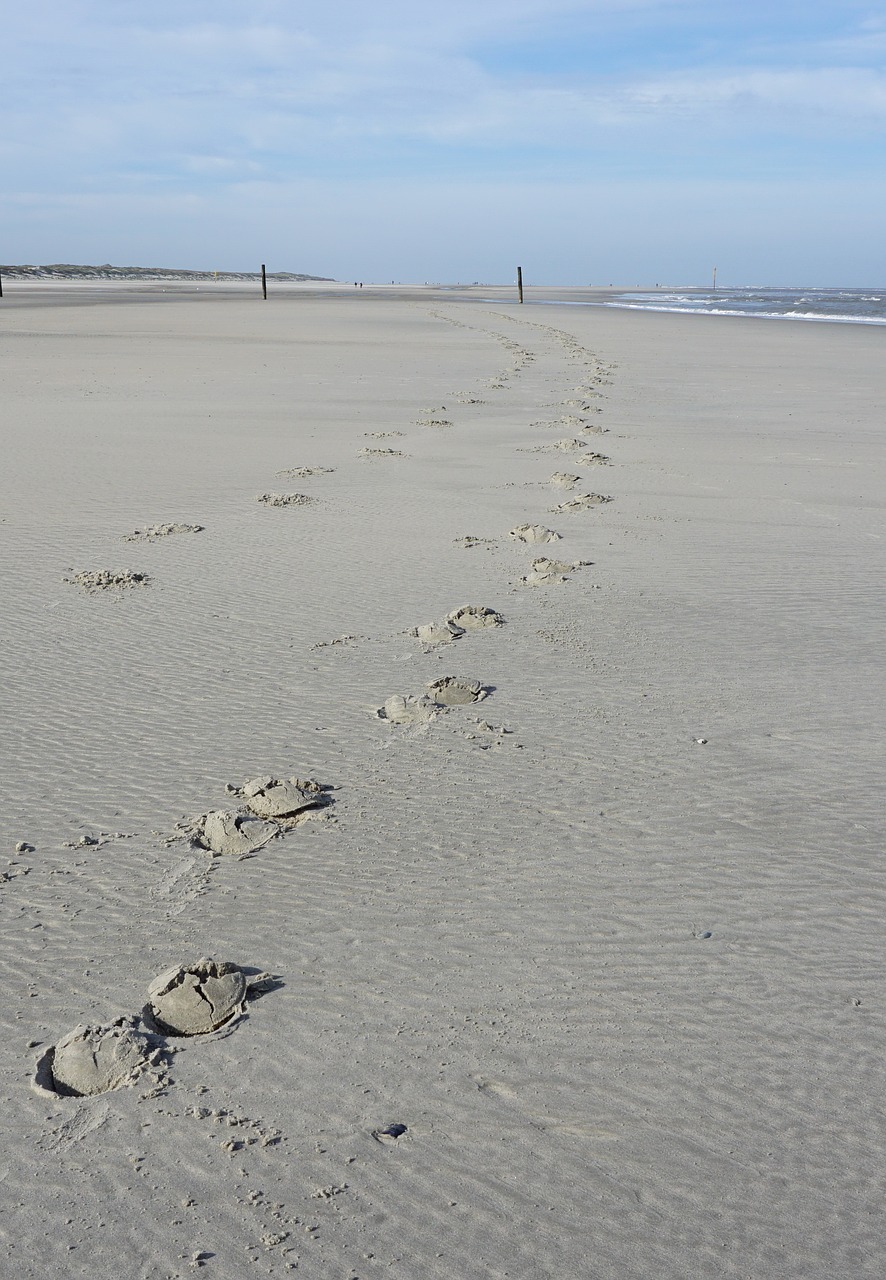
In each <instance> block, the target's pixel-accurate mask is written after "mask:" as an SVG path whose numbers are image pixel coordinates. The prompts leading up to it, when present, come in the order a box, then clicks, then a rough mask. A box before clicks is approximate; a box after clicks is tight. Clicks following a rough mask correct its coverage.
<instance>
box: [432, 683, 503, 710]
mask: <svg viewBox="0 0 886 1280" xmlns="http://www.w3.org/2000/svg"><path fill="white" fill-rule="evenodd" d="M426 688H427V691H428V697H429V698H430V699H431V701H432V702H435V703H437V704H438V705H439V706H442V707H464V706H467V705H468V703H471V702H480V701H481V700H482V699H483V698H485V697H487V695H488V693H489V690H488V689H485V688H484V687H483V685H481V684H480V682H479V680H471V679H469V678H468V677H466V676H441V677H440V679H439V680H433V681H432V682H431V683H430V684H429V685H427V686H426Z"/></svg>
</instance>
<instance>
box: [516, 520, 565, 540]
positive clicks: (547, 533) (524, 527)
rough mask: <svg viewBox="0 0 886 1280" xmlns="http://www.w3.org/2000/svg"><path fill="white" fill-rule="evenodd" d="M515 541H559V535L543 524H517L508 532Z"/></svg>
mask: <svg viewBox="0 0 886 1280" xmlns="http://www.w3.org/2000/svg"><path fill="white" fill-rule="evenodd" d="M508 537H509V538H513V540H514V541H515V542H529V543H534V542H559V541H560V535H559V533H555V532H554V530H553V529H547V528H546V527H545V526H544V525H543V524H518V525H517V527H516V528H515V529H512V530H511V531H510V533H509V534H508Z"/></svg>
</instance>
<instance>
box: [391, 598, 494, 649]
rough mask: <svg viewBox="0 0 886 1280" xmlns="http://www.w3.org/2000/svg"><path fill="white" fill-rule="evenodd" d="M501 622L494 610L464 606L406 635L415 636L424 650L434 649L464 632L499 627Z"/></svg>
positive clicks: (481, 606)
mask: <svg viewBox="0 0 886 1280" xmlns="http://www.w3.org/2000/svg"><path fill="white" fill-rule="evenodd" d="M503 622H504V618H503V617H502V616H501V614H500V613H498V612H496V610H495V609H489V608H487V607H486V605H482V604H464V605H462V606H461V607H460V608H458V609H453V610H452V612H451V613H449V614H447V615H446V617H445V618H444V619H443V620H442V621H441V622H426V623H424V624H423V625H422V626H420V627H412V629H411V630H410V631H408V632H407V633H406V634H407V635H411V636H417V637H418V639H419V640H420V641H421V643H422V644H423V645H424V646H425V647H426V648H435V647H437V646H438V645H441V644H452V642H453V640H458V639H459V638H460V637H461V636H463V635H464V634H465V632H466V631H481V630H483V628H485V627H500V626H501V625H502V623H503Z"/></svg>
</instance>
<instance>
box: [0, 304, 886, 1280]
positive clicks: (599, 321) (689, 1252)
mask: <svg viewBox="0 0 886 1280" xmlns="http://www.w3.org/2000/svg"><path fill="white" fill-rule="evenodd" d="M32 297H37V295H36V294H31V293H29V292H28V290H27V288H26V287H24V286H22V287H20V288H19V289H18V290H17V291H16V290H12V289H10V291H9V293H8V296H7V298H5V299H4V303H3V308H4V309H3V310H2V312H0V326H2V338H0V366H2V385H3V388H4V393H3V410H2V412H3V422H4V426H3V433H2V439H3V459H4V465H3V467H2V469H0V501H2V524H0V537H2V543H3V557H2V575H3V578H2V598H3V604H4V607H3V610H2V621H0V628H2V643H3V653H4V662H3V675H2V681H0V689H2V720H0V733H2V741H3V756H2V762H3V763H2V772H3V779H4V786H3V829H4V840H5V848H6V857H5V858H4V859H3V861H2V862H0V881H2V883H0V907H2V931H0V937H2V947H0V955H2V984H3V990H4V999H3V1001H2V1020H3V1025H2V1038H0V1097H2V1101H3V1109H4V1120H5V1125H4V1128H5V1138H4V1142H3V1146H2V1150H0V1202H2V1215H0V1257H2V1259H3V1261H2V1263H0V1271H2V1274H3V1275H4V1276H10V1277H17V1278H18V1277H21V1278H23V1280H24V1278H31V1277H34V1278H35V1280H36V1277H40V1278H41V1280H47V1277H50V1278H54V1277H59V1278H61V1277H65V1278H66V1277H73V1276H89V1277H92V1278H93V1280H96V1278H100V1280H104V1278H105V1277H107V1278H111V1277H115V1278H116V1277H118V1276H120V1275H126V1276H131V1277H134V1278H135V1277H144V1278H145V1280H148V1278H150V1280H155V1278H159V1277H183V1276H188V1275H191V1274H192V1273H193V1271H194V1270H196V1269H201V1268H205V1272H206V1274H207V1275H208V1276H215V1277H219V1278H222V1277H224V1280H242V1277H244V1276H249V1275H252V1274H256V1275H283V1274H287V1273H289V1272H292V1271H295V1270H297V1271H298V1272H299V1273H300V1274H305V1275H307V1276H310V1277H312V1280H351V1278H354V1280H375V1278H376V1277H382V1276H384V1277H395V1278H397V1280H418V1278H419V1277H421V1278H422V1280H430V1278H435V1277H436V1278H439V1280H444V1278H445V1280H456V1278H457V1280H498V1278H503V1277H508V1276H510V1277H521V1278H522V1277H533V1278H535V1277H539V1278H543V1277H552V1278H553V1277H573V1276H575V1277H578V1276H581V1277H585V1276H587V1277H590V1276H593V1277H595V1280H608V1278H610V1277H611V1278H612V1280H616V1278H618V1280H625V1278H626V1277H632V1278H633V1277H636V1278H637V1280H641V1278H642V1280H647V1278H648V1277H653V1276H654V1277H656V1278H657V1280H685V1277H687V1276H690V1275H705V1276H717V1277H728V1278H729V1280H733V1278H734V1280H738V1278H739V1277H740V1278H741V1280H746V1278H747V1277H753V1280H769V1278H770V1277H775V1276H777V1277H780V1278H784V1277H796V1278H797V1280H800V1278H801V1277H802V1280H817V1278H820V1280H825V1278H827V1280H832V1278H833V1277H835V1276H839V1277H850V1276H851V1277H856V1278H857V1277H874V1276H878V1277H879V1276H880V1275H882V1267H883V1263H882V1259H883V1254H884V1245H886V1224H884V1214H883V1202H884V1191H886V1123H884V1112H883V1106H882V1094H883V1086H884V1061H886V1017H884V1014H886V1005H884V950H883V942H884V936H883V935H884V916H886V909H884V895H883V883H882V881H883V876H882V858H883V825H884V824H883V804H882V778H883V764H884V761H883V750H882V747H883V739H882V734H881V731H880V713H879V706H880V705H882V695H883V645H882V634H881V631H880V630H879V629H880V627H881V623H882V595H883V582H884V580H886V566H884V553H883V546H884V544H883V530H884V523H883V506H884V497H883V495H884V493H886V467H884V457H883V439H884V432H883V403H884V393H886V363H884V359H883V356H884V351H883V344H884V335H883V333H882V331H881V330H877V329H873V328H865V327H863V326H850V325H830V324H828V325H812V324H802V323H795V322H766V321H755V320H745V319H730V318H711V317H693V316H677V315H668V316H661V315H654V314H648V313H639V312H634V313H632V312H626V311H606V310H601V309H584V308H578V307H556V306H543V305H525V306H523V307H516V306H514V305H513V304H511V303H507V304H506V303H504V302H497V301H490V302H483V301H479V300H472V301H466V300H461V299H459V298H458V297H456V296H447V295H445V294H441V293H434V292H433V291H431V290H428V291H422V290H415V291H414V292H413V293H411V294H407V293H405V292H404V293H403V294H402V295H401V296H390V297H377V296H375V295H374V294H373V292H372V291H371V290H369V289H367V290H365V291H364V292H363V294H361V296H360V297H359V298H356V297H355V298H344V297H335V296H331V295H330V296H322V295H320V294H319V293H318V294H317V296H311V297H306V296H301V295H299V294H298V293H297V292H296V291H293V292H292V293H291V294H287V293H285V291H282V290H281V291H276V292H274V293H273V294H272V296H271V298H270V299H269V300H268V302H267V303H264V302H262V301H261V299H260V298H257V299H254V298H251V297H248V296H246V295H245V294H244V295H243V296H242V297H238V296H236V295H232V296H220V297H219V298H218V299H215V300H207V299H202V298H201V299H196V298H193V297H189V296H184V295H182V296H170V297H169V298H167V297H157V296H154V297H151V298H141V297H140V295H139V294H138V291H135V290H129V291H121V292H120V293H119V294H117V295H114V296H113V297H107V298H106V297H104V296H102V297H100V298H97V299H96V300H95V301H94V302H93V303H92V305H85V303H84V304H82V305H81V304H79V303H74V304H69V303H64V304H63V303H62V302H59V303H58V304H56V303H55V302H54V301H53V300H52V299H47V298H46V297H44V298H43V300H42V302H40V304H39V305H38V303H37V302H32V301H31V298H32ZM564 441H565V442H566V447H564V448H562V449H561V447H560V446H561V444H562V442H564ZM584 454H587V455H588V457H589V459H596V460H598V463H599V465H597V466H596V467H595V468H594V469H593V470H592V469H591V468H590V467H589V466H587V464H586V463H582V462H581V455H584ZM577 464H580V465H577ZM552 472H553V473H554V474H555V476H556V475H564V474H565V475H566V477H567V481H568V483H569V484H574V485H575V487H574V489H571V490H570V491H569V492H565V493H564V492H562V482H561V481H555V482H554V483H553V484H552ZM575 472H580V473H581V475H580V479H578V480H577V481H576V480H575V474H574V473H575ZM287 473H288V474H287ZM569 477H571V478H572V479H571V480H570V479H569ZM557 484H560V485H561V490H560V491H558V489H557V487H556V485H557ZM585 494H595V495H599V496H601V497H606V498H611V499H612V500H611V501H607V502H605V503H601V502H598V501H593V502H590V501H589V502H587V503H579V504H576V505H574V506H573V507H569V506H562V505H561V504H564V503H568V502H569V501H570V499H572V498H581V497H582V496H583V495H585ZM286 495H292V496H293V500H292V501H282V502H279V503H278V502H275V501H271V500H269V499H273V498H275V497H281V496H283V497H285V496H286ZM295 495H298V496H299V498H302V497H303V498H307V499H310V501H307V502H305V501H301V500H295ZM257 498H260V499H264V500H261V501H256V499H257ZM554 507H560V508H561V509H560V510H557V511H554V510H553V508H554ZM533 527H537V528H540V529H541V530H542V531H544V530H545V529H549V530H551V531H553V532H554V533H556V534H558V535H559V538H558V540H557V541H555V542H551V543H547V544H545V543H541V544H538V545H537V544H536V543H537V539H536V540H535V541H530V542H527V541H525V540H523V538H522V536H512V535H513V533H514V531H516V530H519V529H521V528H533ZM534 562H535V563H534ZM551 566H553V567H551ZM82 575H85V576H82ZM466 606H473V608H472V609H467V610H466V608H465V607H466ZM487 611H489V612H487ZM447 677H454V678H456V679H455V680H454V681H453V680H449V681H447V680H446V678H447ZM441 682H442V683H441ZM386 704H387V706H388V708H390V709H391V711H392V712H393V713H395V714H385V712H384V710H383V709H384V708H385V706H386ZM878 704H879V705H878ZM292 779H295V781H290V780H292ZM218 815H221V816H220V817H219V816H218ZM213 832H215V833H216V834H215V835H214V836H212V838H213V839H217V840H218V841H220V842H221V844H222V845H223V847H224V848H225V849H226V850H232V852H222V853H219V854H218V855H217V856H214V855H213V852H212V850H211V849H207V847H206V844H207V843H208V842H209V836H211V835H212V833H213ZM219 833H220V834H219ZM17 846H18V847H17ZM205 958H211V959H208V960H206V959H205ZM201 959H202V960H203V961H204V962H203V965H202V967H201V966H199V965H198V964H197V962H198V961H200V960H201ZM214 962H218V965H221V967H220V968H218V967H213V965H214ZM225 964H228V965H229V966H233V968H227V969H226V968H225V967H224V965H225ZM177 966H182V969H181V971H180V973H179V974H178V976H177V977H176V976H175V972H176V969H177ZM195 966H196V967H195ZM171 971H172V973H173V976H172V977H170V972H171ZM210 972H211V973H212V974H216V975H217V976H216V977H214V978H213V979H212V981H213V982H215V984H216V986H215V987H214V988H213V991H212V992H210V993H209V994H210V995H211V996H212V999H211V1000H210V1001H209V1003H207V1004H206V1005H205V1008H204V1004H203V1003H201V1002H204V1001H206V1000H207V999H208V997H207V995H206V992H207V991H208V987H203V988H201V986H200V983H201V981H202V979H201V977H200V975H201V974H203V975H205V974H209V973H210ZM195 975H196V976H195ZM161 977H162V981H160V982H159V983H158V981H157V980H158V979H160V978H161ZM208 981H209V980H208V979H207V982H208ZM176 983H178V984H179V986H175V984H176ZM152 984H153V985H152ZM170 984H172V985H170ZM170 990H172V996H170V995H169V992H170ZM244 991H245V993H246V994H245V996H244ZM149 992H150V993H152V994H151V995H150V997H149ZM213 992H214V994H213ZM151 1001H153V1002H154V1003H153V1005H152V1004H151ZM164 1001H165V1003H164ZM170 1002H171V1003H170ZM170 1008H172V1009H173V1014H170V1013H169V1012H168V1010H169V1009H170ZM152 1010H153V1014H152ZM162 1016H165V1017H166V1018H167V1019H168V1020H170V1022H171V1023H176V1019H179V1023H180V1025H181V1027H182V1028H183V1029H184V1030H185V1031H186V1032H190V1031H192V1030H193V1029H194V1028H197V1029H198V1033H197V1034H181V1035H179V1034H174V1035H173V1034H165V1032H164V1027H163V1026H161V1025H160V1024H158V1023H157V1022H156V1021H153V1022H152V1017H153V1018H155V1019H156V1018H158V1017H162ZM121 1018H124V1019H126V1018H129V1019H138V1018H142V1019H143V1021H142V1022H141V1023H138V1024H131V1023H125V1024H120V1023H115V1020H116V1019H121ZM179 1023H176V1025H179ZM131 1025H135V1026H136V1029H135V1031H131V1030H127V1031H126V1036H125V1037H124V1043H125V1046H126V1050H127V1053H129V1054H130V1055H134V1056H131V1057H126V1058H122V1057H120V1056H119V1054H118V1056H117V1057H115V1058H114V1059H113V1064H114V1065H113V1069H109V1070H108V1072H107V1078H108V1079H109V1080H113V1081H114V1082H115V1083H116V1082H117V1076H118V1075H119V1073H120V1072H122V1073H123V1075H124V1077H125V1078H124V1080H123V1083H122V1085H121V1087H115V1088H112V1089H110V1090H109V1091H106V1092H101V1093H97V1094H94V1095H92V1096H61V1095H59V1094H58V1093H55V1092H53V1089H52V1083H53V1080H52V1075H51V1063H52V1049H53V1046H55V1045H56V1044H57V1043H58V1042H59V1041H61V1040H63V1039H64V1038H65V1037H67V1036H70V1034H71V1033H72V1032H73V1031H74V1029H75V1028H77V1027H78V1026H82V1027H84V1028H87V1027H88V1028H91V1029H92V1030H91V1031H89V1032H88V1033H86V1032H83V1033H81V1035H80V1038H79V1039H75V1042H74V1049H75V1051H76V1053H77V1054H79V1055H80V1056H79V1057H78V1058H77V1062H76V1063H75V1066H76V1069H77V1070H80V1069H82V1065H83V1056H82V1055H83V1053H84V1052H85V1050H84V1049H83V1045H87V1044H93V1045H94V1044H96V1043H97V1040H96V1036H104V1037H106V1039H105V1041H104V1042H103V1043H104V1045H105V1047H104V1048H103V1049H102V1053H108V1054H110V1053H111V1049H112V1048H113V1044H112V1041H111V1040H108V1039H107V1037H108V1036H110V1037H112V1038H114V1037H116V1040H117V1041H119V1040H120V1037H121V1036H123V1030H125V1029H126V1028H128V1027H130V1026H131ZM169 1025H170V1023H169V1022H168V1023H167V1025H166V1030H168V1027H169ZM109 1027H110V1028H111V1030H110V1031H109V1030H107V1028H109ZM139 1027H141V1029H142V1030H141V1031H140V1030H139ZM102 1028H104V1029H105V1030H101V1029H102ZM114 1028H116V1029H114ZM121 1028H123V1030H121ZM96 1029H99V1030H98V1031H96ZM84 1035H85V1036H86V1037H87V1038H86V1039H84V1038H83V1036H84ZM142 1035H145V1036H147V1037H148V1041H147V1043H144V1042H143V1039H142V1038H140V1037H142ZM89 1037H92V1039H89ZM126 1037H128V1038H126ZM69 1044H70V1042H69ZM109 1046H110V1047H109ZM114 1052H116V1049H114ZM105 1061H106V1060H105V1059H104V1058H103V1059H102V1060H101V1062H100V1063H99V1064H98V1065H99V1066H102V1069H104V1064H105ZM107 1061H110V1057H109V1058H108V1059H107ZM131 1061H132V1062H136V1067H135V1069H134V1070H133V1071H132V1073H131V1074H130V1075H127V1074H126V1073H127V1072H128V1071H129V1063H130V1062H131ZM38 1062H40V1063H41V1064H42V1065H41V1066H40V1069H39V1071H38ZM47 1064H48V1065H47ZM115 1073H116V1074H115ZM78 1078H79V1077H78Z"/></svg>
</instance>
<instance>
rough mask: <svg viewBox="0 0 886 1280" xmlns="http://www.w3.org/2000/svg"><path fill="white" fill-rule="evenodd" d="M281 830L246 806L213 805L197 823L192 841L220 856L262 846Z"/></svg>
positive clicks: (238, 855)
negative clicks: (231, 807) (220, 807)
mask: <svg viewBox="0 0 886 1280" xmlns="http://www.w3.org/2000/svg"><path fill="white" fill-rule="evenodd" d="M279 834H280V826H279V824H278V823H276V822H267V821H265V820H264V819H262V818H258V817H256V815H255V814H254V813H252V812H251V811H250V810H249V809H236V810H230V809H213V810H212V812H210V813H207V814H204V816H203V817H202V818H199V819H198V820H197V823H196V833H195V836H194V839H195V842H196V843H197V844H198V845H199V846H200V847H201V848H203V849H207V850H209V852H210V853H215V854H218V855H219V856H221V857H224V856H226V855H230V854H233V855H234V856H235V857H240V858H242V857H244V856H245V855H246V854H249V853H255V852H256V850H258V849H263V848H264V846H265V845H266V844H268V843H269V842H270V841H271V840H273V839H274V837H275V836H277V835H279Z"/></svg>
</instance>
